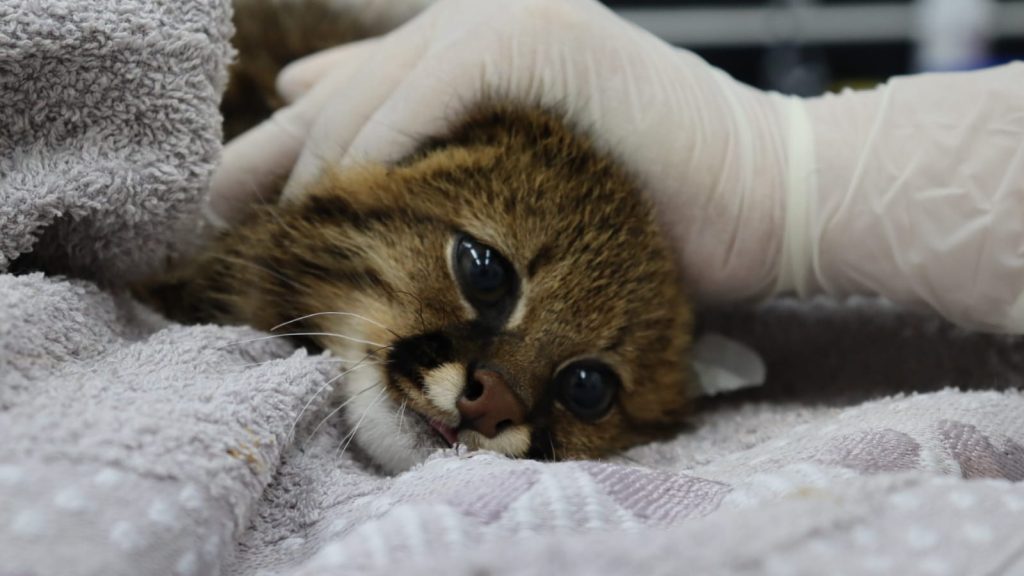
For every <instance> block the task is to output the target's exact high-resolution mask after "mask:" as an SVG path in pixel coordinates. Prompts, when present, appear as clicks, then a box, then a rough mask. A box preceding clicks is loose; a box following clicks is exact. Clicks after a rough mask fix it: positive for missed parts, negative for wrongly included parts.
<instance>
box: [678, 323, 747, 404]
mask: <svg viewBox="0 0 1024 576" xmlns="http://www.w3.org/2000/svg"><path fill="white" fill-rule="evenodd" d="M692 359H693V369H694V372H696V374H697V380H698V381H699V383H700V390H701V394H702V395H704V396H716V395H718V394H724V393H726V392H734V391H736V390H742V389H743V388H752V387H754V386H761V385H763V384H764V380H765V366H764V360H762V359H761V355H760V354H758V353H757V351H756V350H754V349H753V348H750V347H749V346H747V345H746V344H743V343H742V342H738V341H736V340H732V339H730V338H726V337H725V336H723V335H721V334H717V333H714V332H705V333H704V334H702V335H701V336H700V338H698V339H697V341H696V342H695V343H694V345H693V351H692Z"/></svg>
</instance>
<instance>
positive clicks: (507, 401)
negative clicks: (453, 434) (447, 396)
mask: <svg viewBox="0 0 1024 576" xmlns="http://www.w3.org/2000/svg"><path fill="white" fill-rule="evenodd" d="M455 407H456V408H458V409H459V414H461V415H462V422H463V425H464V426H466V427H468V428H469V429H471V430H476V431H477V432H479V433H481V434H483V435H484V436H486V437H488V438H494V437H495V436H497V435H498V433H499V432H501V431H502V430H504V429H505V428H507V427H509V426H514V425H516V424H522V423H523V422H524V421H525V420H526V408H525V407H524V406H523V403H522V402H521V401H520V400H519V398H517V397H516V395H515V393H514V392H512V389H511V388H509V385H508V382H506V381H505V377H504V376H502V375H501V374H499V373H498V372H495V371H494V370H474V371H473V373H472V374H471V375H470V379H469V382H468V383H467V384H466V389H465V390H464V391H463V392H462V398H459V400H458V402H456V403H455Z"/></svg>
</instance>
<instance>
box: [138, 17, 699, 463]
mask: <svg viewBox="0 0 1024 576" xmlns="http://www.w3.org/2000/svg"><path fill="white" fill-rule="evenodd" d="M237 4H239V3H238V2H236V5H237ZM242 4H246V5H247V6H248V8H249V9H252V8H253V7H254V6H255V7H256V8H258V7H259V6H260V5H261V4H260V3H259V2H258V1H256V2H254V1H247V2H242ZM244 14H245V12H242V11H240V12H239V15H240V16H242V17H243V18H244ZM245 55H246V52H245V51H244V50H243V58H244V57H245ZM675 262H676V259H675V258H674V256H673V254H672V253H671V252H670V249H669V246H668V244H667V242H666V240H665V239H664V238H663V237H662V234H661V232H660V230H659V229H658V227H657V226H656V224H655V220H654V218H653V214H652V208H651V206H650V205H649V204H648V203H647V201H645V199H644V198H643V197H642V196H641V193H640V190H639V189H638V188H637V186H636V185H635V183H634V182H633V181H632V180H631V178H630V177H629V176H628V175H627V173H626V172H625V171H623V170H622V169H621V168H620V167H619V166H618V165H617V164H616V163H615V162H614V161H612V160H611V159H610V158H609V157H607V156H606V155H605V154H603V153H602V152H600V151H599V150H598V149H597V148H596V147H595V146H594V145H593V144H592V143H591V141H590V140H589V139H588V138H587V137H586V136H584V135H583V134H581V133H579V132H577V131H574V130H572V129H571V128H570V127H569V126H567V125H566V124H565V123H564V122H563V121H562V120H561V119H560V117H559V116H558V115H556V114H552V113H550V112H546V111H543V110H540V109H537V108H535V107H530V106H522V105H515V104H511V103H500V102H492V103H491V104H488V105H483V106H480V107H478V108H476V109H475V110H473V111H471V112H468V113H466V114H465V115H463V117H462V118H461V119H459V120H458V121H457V123H456V124H455V125H454V127H453V128H452V129H451V130H450V132H449V133H448V134H447V135H445V136H443V137H440V138H436V139H432V140H430V141H426V142H423V143H422V146H421V147H420V149H419V151H418V152H417V153H416V154H414V155H412V156H411V157H409V158H406V159H405V160H403V161H402V162H399V163H397V164H396V165H392V166H361V167H357V168H352V169H347V170H344V171H340V170H333V171H332V170H330V169H328V170H327V171H326V172H325V173H324V174H323V175H322V177H321V178H320V179H319V181H318V182H316V183H315V184H314V185H313V186H311V187H310V188H309V189H308V190H306V191H305V193H304V194H302V195H301V196H300V198H299V199H298V200H294V201H291V202H288V203H284V204H282V205H278V206H264V207H261V208H260V209H259V210H258V211H257V214H256V215H255V216H254V217H253V218H252V219H251V220H249V221H248V222H246V223H244V224H243V225H241V226H239V227H237V228H235V229H233V230H231V231H229V232H226V233H225V234H224V235H223V236H222V237H220V238H219V239H218V240H217V241H216V242H214V243H213V244H212V245H211V246H209V247H208V248H207V249H206V250H205V251H204V252H203V253H201V254H199V255H198V256H197V257H196V258H195V259H194V260H193V261H191V262H188V263H185V264H184V265H182V266H180V267H179V268H178V269H177V270H176V271H175V272H173V273H172V274H171V275H170V276H168V277H167V278H165V279H163V280H162V281H161V282H159V283H157V284H156V285H153V286H151V287H150V288H149V289H148V291H147V293H146V294H145V298H146V299H147V300H149V301H151V302H154V303H156V305H157V306H158V307H159V308H161V309H162V310H164V311H165V313H167V314H168V315H169V316H170V317H171V318H174V319H177V320H180V321H185V322H209V321H213V322H222V323H246V324H250V325H252V326H255V327H257V328H261V329H264V330H270V329H272V328H274V327H275V326H278V325H280V324H282V323H286V322H291V323H290V324H288V325H287V326H286V327H283V328H286V329H287V331H288V332H289V333H303V334H313V336H311V337H310V338H311V339H312V341H313V342H314V343H315V344H316V345H317V346H319V347H322V348H324V349H328V350H330V351H332V352H333V353H335V354H336V355H337V356H339V357H341V358H346V359H351V360H352V362H351V363H350V364H348V365H347V366H346V367H345V368H344V369H345V370H351V372H350V373H348V374H347V375H346V376H345V377H344V378H342V379H339V380H338V384H337V389H336V392H337V394H336V396H337V397H336V400H337V402H338V403H342V402H344V403H346V404H345V407H344V410H343V412H342V414H343V417H344V418H345V420H346V421H347V423H348V425H349V426H350V427H352V428H354V429H355V434H354V437H353V439H354V443H355V444H356V445H358V446H359V447H361V448H362V449H363V451H365V452H366V453H367V454H368V455H369V456H370V457H371V458H372V459H373V460H374V461H376V462H377V463H378V464H380V465H381V466H382V467H383V468H385V469H387V470H388V471H392V472H395V471H400V470H403V469H406V468H408V467H410V466H412V465H414V464H416V463H417V462H420V461H422V460H423V459H424V458H425V457H426V456H428V455H429V454H430V453H432V452H434V451H435V450H437V449H438V448H440V447H445V446H450V445H452V444H455V443H460V444H464V445H466V446H468V447H469V448H475V449H488V450H494V451H497V452H500V453H503V454H506V455H509V456H514V457H530V458H539V459H570V458H573V459H576V458H592V457H600V456H604V455H608V454H612V453H615V452H618V451H621V450H623V449H625V448H627V447H630V446H633V445H635V444H638V443H642V442H647V441H650V440H653V439H658V438H663V437H665V436H668V435H671V434H673V433H675V432H677V431H679V430H680V428H681V427H682V425H683V422H684V420H683V419H684V416H685V415H686V413H687V411H688V408H689V406H690V404H691V399H692V398H693V397H694V396H696V395H697V384H696V383H695V382H694V380H693V378H692V377H691V368H690V366H689V361H688V355H689V349H690V336H691V332H692V314H691V308H690V305H689V303H688V302H687V300H686V298H685V297H684V295H683V291H682V289H681V281H680V275H679V271H678V270H677V269H676V267H675ZM277 332H278V333H280V332H282V330H278V331H277Z"/></svg>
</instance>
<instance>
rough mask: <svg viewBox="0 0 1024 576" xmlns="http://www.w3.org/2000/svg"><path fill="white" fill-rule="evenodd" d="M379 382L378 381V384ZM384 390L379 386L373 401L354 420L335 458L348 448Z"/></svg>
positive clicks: (385, 390)
mask: <svg viewBox="0 0 1024 576" xmlns="http://www.w3.org/2000/svg"><path fill="white" fill-rule="evenodd" d="M379 383H380V382H378V384H379ZM385 392H387V388H386V387H384V386H381V387H380V392H379V393H377V397H376V398H374V399H373V402H370V404H369V405H368V406H367V407H366V409H365V410H363V415H362V416H360V417H359V420H358V421H357V422H356V425H355V426H353V427H352V431H351V432H349V433H348V436H346V437H345V438H346V439H345V440H344V442H345V444H344V445H343V446H339V449H340V452H339V453H337V454H335V458H340V457H341V456H344V455H345V450H348V445H349V444H351V443H352V440H354V439H355V437H356V432H357V431H358V430H359V426H361V425H362V423H363V420H365V419H366V415H367V414H369V413H370V410H372V409H373V407H374V406H376V405H377V402H380V399H381V398H383V397H384V393H385Z"/></svg>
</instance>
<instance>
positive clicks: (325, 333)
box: [218, 332, 391, 349]
mask: <svg viewBox="0 0 1024 576" xmlns="http://www.w3.org/2000/svg"><path fill="white" fill-rule="evenodd" d="M289 336H331V337H334V338H341V339H343V340H348V341H350V342H355V343H357V344H369V345H370V346H377V347H379V348H390V347H391V346H388V345H387V344H381V343H379V342H371V341H369V340H362V339H360V338H353V337H352V336H346V335H344V334H335V333H334V332H289V333H288V334H271V335H270V336H261V337H259V338H250V339H249V340H241V341H238V342H231V343H230V344H225V345H224V346H221V347H220V348H218V349H222V348H227V347H228V346H238V345H239V344H249V343H251V342H259V341H261V340H272V339H274V338H287V337H289Z"/></svg>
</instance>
